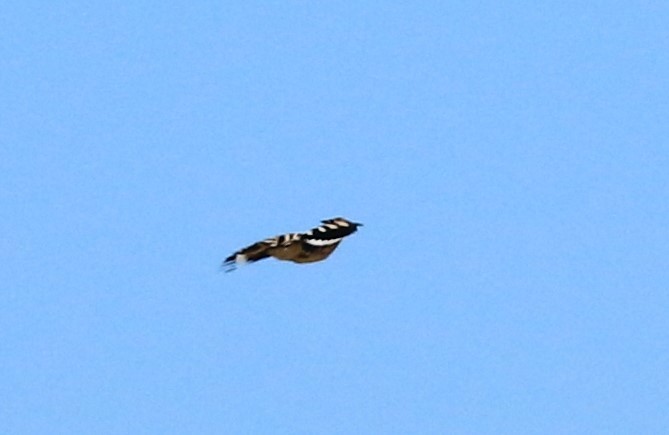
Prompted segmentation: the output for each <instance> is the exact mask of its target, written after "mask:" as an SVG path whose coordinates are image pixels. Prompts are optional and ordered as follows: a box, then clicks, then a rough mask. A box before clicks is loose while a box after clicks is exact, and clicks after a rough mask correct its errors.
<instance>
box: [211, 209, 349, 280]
mask: <svg viewBox="0 0 669 435" xmlns="http://www.w3.org/2000/svg"><path fill="white" fill-rule="evenodd" d="M321 222H322V223H323V225H321V226H319V227H316V228H313V229H311V230H309V231H307V232H305V233H287V234H282V235H280V236H276V237H270V238H269V239H265V240H263V241H261V242H257V243H254V244H252V245H250V246H247V247H246V248H243V249H240V250H239V251H237V252H235V253H234V254H232V255H230V256H229V257H228V258H226V259H225V261H224V262H223V267H224V268H225V269H226V272H230V271H232V270H235V266H236V265H237V264H243V263H252V262H255V261H258V260H262V259H265V258H268V257H274V258H276V259H278V260H285V261H292V262H294V263H313V262H316V261H322V260H325V259H326V258H328V257H329V256H330V254H332V252H333V251H334V250H335V249H337V246H339V243H341V240H342V239H343V238H344V237H346V236H349V235H351V234H353V233H354V232H356V231H357V230H358V227H359V226H362V224H359V223H355V222H351V221H348V220H346V219H344V218H334V219H327V220H324V221H321Z"/></svg>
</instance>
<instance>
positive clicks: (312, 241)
mask: <svg viewBox="0 0 669 435" xmlns="http://www.w3.org/2000/svg"><path fill="white" fill-rule="evenodd" d="M339 241H341V237H340V238H338V239H328V240H319V239H306V240H305V242H307V243H308V244H310V245H311V246H328V245H334V244H335V243H337V242H339Z"/></svg>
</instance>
